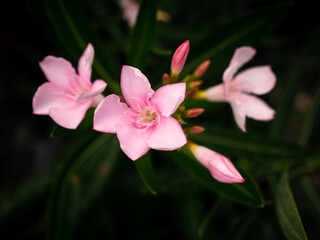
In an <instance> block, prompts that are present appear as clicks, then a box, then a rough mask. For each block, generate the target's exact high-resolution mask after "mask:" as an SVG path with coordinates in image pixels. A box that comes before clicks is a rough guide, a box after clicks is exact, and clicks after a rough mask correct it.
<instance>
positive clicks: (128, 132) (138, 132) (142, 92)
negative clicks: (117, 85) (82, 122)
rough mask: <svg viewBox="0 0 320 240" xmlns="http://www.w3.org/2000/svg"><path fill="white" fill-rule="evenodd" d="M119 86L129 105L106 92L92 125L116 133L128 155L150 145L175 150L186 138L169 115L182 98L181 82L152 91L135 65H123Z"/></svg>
mask: <svg viewBox="0 0 320 240" xmlns="http://www.w3.org/2000/svg"><path fill="white" fill-rule="evenodd" d="M121 90H122V94H123V97H124V99H125V100H126V102H127V104H128V105H129V107H128V105H127V104H125V103H123V102H120V97H119V96H117V95H114V94H111V95H109V96H107V97H106V98H105V99H104V100H103V101H102V102H101V103H100V104H99V106H98V107H97V109H96V111H95V114H94V120H93V128H94V129H95V130H97V131H100V132H105V133H116V134H117V137H118V139H119V141H120V147H121V149H122V150H123V152H124V153H125V154H126V155H127V156H128V157H129V158H130V159H132V160H136V159H138V158H140V157H141V156H143V155H144V154H146V153H147V152H148V151H149V149H150V148H152V149H157V150H175V149H177V148H180V147H182V146H183V145H184V144H185V143H186V142H187V140H186V136H185V134H184V132H183V130H182V127H181V125H180V124H179V122H178V121H177V120H176V119H175V118H173V117H171V114H173V113H174V112H175V111H176V109H177V108H178V107H179V105H180V104H181V103H182V102H183V100H184V96H185V91H186V84H185V83H176V84H168V85H165V86H163V87H160V88H159V89H158V90H157V91H156V92H154V91H153V90H152V89H151V86H150V83H149V81H148V79H147V78H146V76H144V75H143V74H142V73H141V72H140V70H139V69H137V68H134V67H130V66H123V68H122V71H121Z"/></svg>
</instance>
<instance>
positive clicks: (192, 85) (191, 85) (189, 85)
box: [187, 80, 203, 90]
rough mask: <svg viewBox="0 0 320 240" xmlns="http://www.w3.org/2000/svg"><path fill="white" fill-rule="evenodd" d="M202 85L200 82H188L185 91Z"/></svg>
mask: <svg viewBox="0 0 320 240" xmlns="http://www.w3.org/2000/svg"><path fill="white" fill-rule="evenodd" d="M202 83H203V81H202V80H198V81H193V82H189V83H187V89H189V90H191V89H195V88H198V87H200V86H201V84H202Z"/></svg>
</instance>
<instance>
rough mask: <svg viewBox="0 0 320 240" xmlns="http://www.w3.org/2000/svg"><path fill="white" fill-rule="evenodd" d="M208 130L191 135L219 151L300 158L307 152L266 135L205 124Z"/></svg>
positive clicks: (196, 140)
mask: <svg viewBox="0 0 320 240" xmlns="http://www.w3.org/2000/svg"><path fill="white" fill-rule="evenodd" d="M204 127H205V129H206V131H205V132H204V133H202V134H199V135H194V136H190V138H191V139H192V140H194V141H195V142H197V143H201V144H204V145H206V146H208V147H211V148H214V149H216V150H217V151H219V152H222V153H223V152H230V150H232V151H234V152H235V153H239V151H241V154H259V155H264V156H276V157H294V158H299V157H301V156H303V154H304V153H305V151H304V149H302V148H301V147H299V146H298V145H296V144H292V143H288V142H284V141H281V140H277V141H275V140H274V139H268V138H266V137H265V136H261V135H260V136H259V135H250V134H248V133H247V134H243V133H240V132H239V131H232V130H229V129H226V128H224V127H219V128H218V127H212V126H206V125H204Z"/></svg>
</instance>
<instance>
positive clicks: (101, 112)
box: [93, 94, 130, 133]
mask: <svg viewBox="0 0 320 240" xmlns="http://www.w3.org/2000/svg"><path fill="white" fill-rule="evenodd" d="M128 111H129V109H128V107H127V105H126V104H125V103H122V102H120V97H119V96H117V95H115V94H111V95H109V96H107V97H106V98H105V99H103V100H102V101H101V103H100V104H99V105H98V107H97V108H96V110H95V112H94V118H93V129H94V130H96V131H99V132H105V133H116V132H117V125H119V124H129V123H130V122H129V119H128V117H127V115H126V114H125V113H126V112H128Z"/></svg>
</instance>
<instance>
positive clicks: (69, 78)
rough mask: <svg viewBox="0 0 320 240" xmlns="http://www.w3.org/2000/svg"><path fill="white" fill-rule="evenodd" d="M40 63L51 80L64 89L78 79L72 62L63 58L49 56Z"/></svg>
mask: <svg viewBox="0 0 320 240" xmlns="http://www.w3.org/2000/svg"><path fill="white" fill-rule="evenodd" d="M39 65H40V68H41V69H42V71H43V73H44V75H45V76H46V78H47V79H48V81H49V82H51V83H54V84H56V85H58V86H60V87H62V88H64V89H69V88H70V82H74V81H78V80H77V79H78V76H77V74H76V71H75V70H74V68H73V67H72V65H71V63H70V62H68V61H67V60H65V59H63V58H57V57H53V56H48V57H45V58H44V60H43V61H42V62H39Z"/></svg>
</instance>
